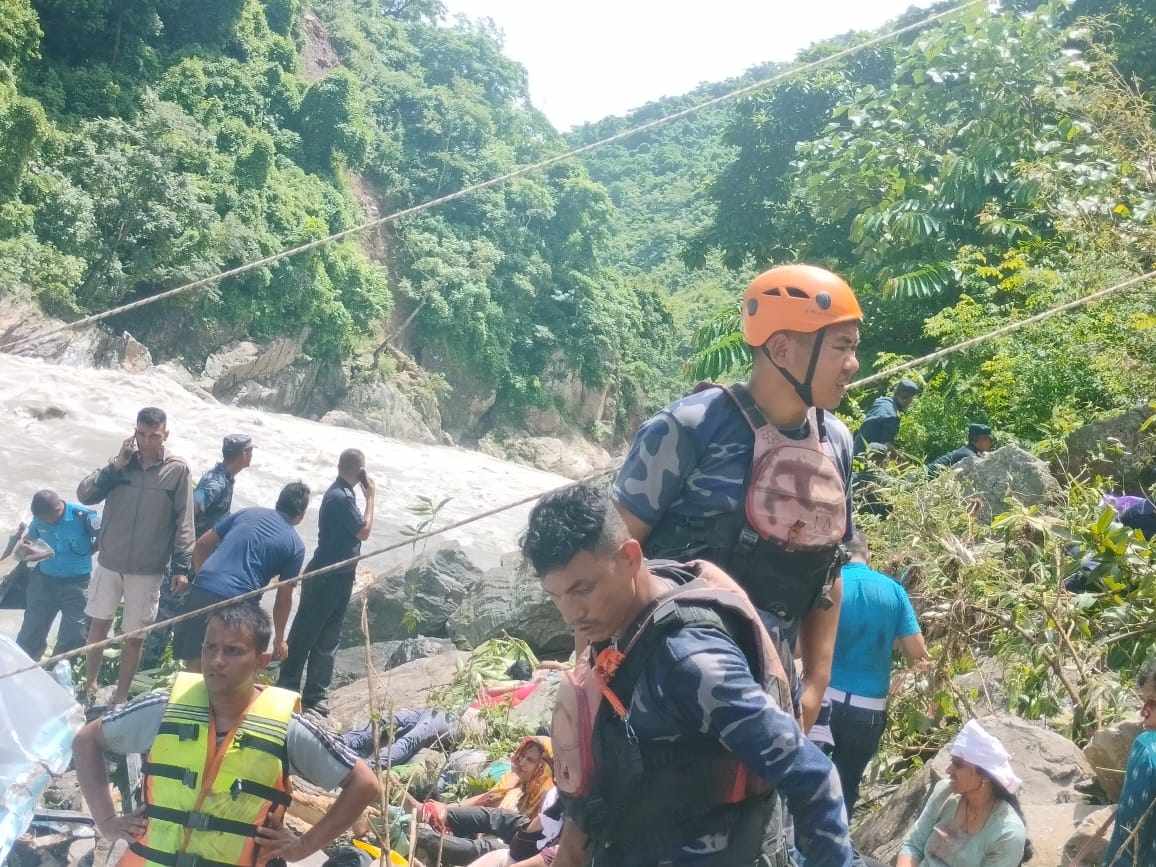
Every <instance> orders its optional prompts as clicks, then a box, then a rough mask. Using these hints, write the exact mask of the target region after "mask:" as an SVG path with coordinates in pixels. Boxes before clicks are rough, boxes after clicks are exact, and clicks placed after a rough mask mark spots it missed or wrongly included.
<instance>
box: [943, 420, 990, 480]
mask: <svg viewBox="0 0 1156 867" xmlns="http://www.w3.org/2000/svg"><path fill="white" fill-rule="evenodd" d="M993 448H995V439H994V438H993V437H992V434H991V428H990V427H988V426H987V425H986V424H979V423H977V422H972V423H971V424H969V425H968V426H967V445H965V446H960V447H959V448H957V449H955V450H954V451H950V452H948V453H947V454H945V455H940V456H939V457H937V458H936V459H935V460H933V461H931V462H930V463H929V464H928V465H927V469H928V471H929V472H931V473H932V474H933V475H934V474H937V473H941V472H943V471H944V470H946V469H947V468H948V467H954V466H955V465H956V464H958V463H959V462H960V461H962V460H966V459H967V458H974V457H979V456H981V455H986V454H987V453H988V452H990V451H991V450H992V449H993Z"/></svg>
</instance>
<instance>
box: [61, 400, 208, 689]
mask: <svg viewBox="0 0 1156 867" xmlns="http://www.w3.org/2000/svg"><path fill="white" fill-rule="evenodd" d="M168 436H169V431H168V419H167V417H166V416H165V412H164V410H162V409H158V408H157V407H155V406H146V407H145V408H144V409H142V410H141V411H140V412H139V413H137V417H136V429H135V430H134V431H133V434H132V436H130V437H128V438H127V439H125V441H124V442H123V443H121V447H120V451H118V452H117V453H116V455H115V456H113V457H112V459H111V460H109V462H108V464H107V465H106V466H103V467H101V468H100V469H98V470H94V471H93V472H92V473H91V474H90V475H89V476H87V477H86V478H85V479H84V480H83V481H82V482H81V483H80V485H79V486H78V487H77V489H76V496H77V499H78V500H80V502H81V503H83V504H84V505H86V506H94V505H96V504H97V503H100V502H103V503H104V512H103V514H102V516H101V533H100V553H99V554H98V555H97V562H96V566H95V567H94V568H93V570H92V581H91V583H90V584H89V588H88V605H87V606H86V608H85V613H86V614H87V615H88V616H89V617H90V618H92V624H91V626H90V628H89V632H88V641H89V643H90V644H91V643H93V642H97V641H103V640H104V639H105V638H107V637H108V632H109V629H110V627H111V626H112V621H113V618H115V617H116V612H117V609H119V608H120V605H121V603H122V602H123V603H124V620H123V621H122V624H121V628H122V629H123V630H124V631H125V632H130V631H132V630H134V629H139V628H141V627H142V626H147V625H148V624H150V623H152V622H153V621H154V619H155V618H156V614H157V604H158V602H159V601H160V594H161V576H162V575H163V573H164V571H165V567H166V566H169V567H171V569H172V574H173V578H174V580H176V579H177V578H182V577H185V576H187V575H188V573H189V565H190V561H191V560H192V556H193V542H194V541H195V540H194V537H193V488H192V485H191V484H190V483H189V467H188V464H186V463H185V462H184V461H183V460H182V459H181V458H178V457H176V456H175V455H173V454H171V453H169V452H168V450H167V449H166V448H165V441H166V440H167V439H168ZM143 642H144V637H143V636H140V637H136V638H128V639H125V643H124V650H123V651H122V653H121V657H120V672H119V674H118V677H117V685H116V693H115V694H114V696H113V703H114V704H120V703H122V702H124V701H125V700H126V699H128V691H129V687H130V686H131V685H132V679H133V675H135V674H136V670H137V667H138V665H139V664H140V656H141V646H142V644H143ZM102 661H103V652H102V651H100V650H93V651H89V654H88V664H87V668H86V676H87V684H86V693H87V695H88V696H91V695H92V694H93V692H94V691H95V689H96V679H97V675H98V673H99V672H100V666H101V662H102Z"/></svg>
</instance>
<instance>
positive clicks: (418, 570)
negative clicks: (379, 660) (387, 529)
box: [341, 542, 482, 647]
mask: <svg viewBox="0 0 1156 867" xmlns="http://www.w3.org/2000/svg"><path fill="white" fill-rule="evenodd" d="M481 577H482V571H481V570H480V569H479V568H478V567H477V566H475V565H474V564H473V562H472V561H471V560H470V558H469V556H468V555H467V554H466V552H465V551H464V550H463V549H462V546H461V545H459V544H458V543H457V542H451V543H449V544H448V545H446V546H444V547H442V548H438V549H436V550H435V551H433V552H430V553H424V554H421V555H419V556H418V557H417V558H416V559H415V560H414V561H413V562H412V563H410V564H409V565H408V566H405V567H403V568H401V569H398V570H395V571H392V572H387V573H385V574H383V575H379V576H378V577H377V578H376V579H375V580H374V582H373V583H372V584H371V585H370V586H369V587H367V588H365V589H363V590H359V591H357V592H356V593H354V598H353V601H352V602H351V604H350V606H349V609H348V610H347V612H346V614H345V621H344V623H343V624H342V627H341V645H342V646H343V647H348V646H350V645H353V644H358V643H361V642H364V640H365V638H364V636H363V635H362V632H361V599H362V598H365V599H366V600H367V601H368V609H369V610H368V620H369V639H370V641H371V642H375V641H389V640H390V639H402V638H409V637H411V636H413V635H414V634H421V635H428V636H433V637H435V638H445V637H446V636H447V635H448V634H449V633H448V632H447V623H448V621H449V619H450V616H451V615H452V614H453V613H454V611H456V610H457V608H458V606H459V605H460V604H461V602H462V600H463V599H464V598H465V596H466V592H467V591H468V590H469V589H470V587H472V586H473V585H474V584H475V583H476V582H477V581H478V579H479V578H481Z"/></svg>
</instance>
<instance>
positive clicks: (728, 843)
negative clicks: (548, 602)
mask: <svg viewBox="0 0 1156 867" xmlns="http://www.w3.org/2000/svg"><path fill="white" fill-rule="evenodd" d="M522 551H523V554H524V555H525V557H526V559H527V561H528V562H529V563H530V564H531V566H532V567H533V568H534V570H535V571H536V572H537V573H538V575H539V576H540V577H541V579H542V587H543V589H544V590H545V591H546V593H547V594H548V595H549V596H550V598H551V599H553V601H554V603H555V604H556V605H557V606H558V609H559V611H560V612H561V614H562V617H563V618H564V619H565V621H566V622H567V624H569V625H570V626H571V627H572V628H573V629H574V631H575V639H576V643H577V644H578V646H579V647H580V648H586V647H587V645H589V646H591V647H592V648H593V650H594V651H595V652H596V653H597V655H596V656H595V659H602V658H603V657H604V656H605V655H606V653H607V649H608V648H610V649H613V650H616V651H621V650H622V649H626V653H627V656H626V657H624V658H623V659H622V661H621V662H620V663H619V664H618V665H615V666H614V669H615V670H616V671H618V672H621V671H622V668H619V666H622V667H625V666H627V665H628V664H630V663H629V662H628V660H629V659H630V658H631V657H630V654H631V653H634V654H640V655H641V656H640V657H639V659H640V662H639V663H638V668H637V669H636V671H637V672H638V675H637V678H636V679H635V682H634V685H633V688H632V689H631V688H624V687H623V686H622V685H621V684H620V682H619V679H616V678H615V676H614V675H613V674H611V675H610V679H609V681H608V682H607V683H608V686H607V689H612V690H614V692H615V693H616V694H617V697H618V699H619V700H620V701H621V703H622V705H623V709H622V710H620V711H618V712H617V715H616V714H615V713H612V712H610V713H600V714H599V715H598V716H597V717H596V718H595V722H594V727H595V730H594V732H593V734H592V735H591V736H590V742H589V744H588V745H587V747H588V748H589V749H591V750H592V751H593V756H594V758H593V762H594V767H595V770H594V773H593V780H594V783H593V788H592V789H591V791H590V792H589V793H587V794H586V795H581V796H579V795H575V796H568V797H567V798H566V809H567V813H568V814H569V816H570V819H573V821H571V820H569V819H568V821H567V822H566V824H565V825H564V826H563V832H562V839H561V843H560V850H559V852H558V857H557V860H556V861H555V867H577V865H580V864H583V863H588V858H589V855H590V852H591V849H592V848H593V849H594V851H595V852H596V853H597V854H596V855H595V858H594V861H595V863H596V864H600V863H603V862H605V863H607V864H627V865H632V867H633V865H638V867H648V865H658V864H664V865H675V867H694V865H700V864H702V865H707V864H710V865H718V864H734V865H748V864H750V865H753V864H755V863H759V864H762V863H765V862H764V861H763V860H760V855H759V853H760V852H761V853H762V857H763V858H766V857H770V852H769V851H768V850H771V851H773V852H774V856H775V861H774V863H776V864H778V863H783V862H782V861H781V860H780V858H781V857H782V856H784V855H785V853H786V849H785V846H786V836H785V833H784V830H783V828H782V827H781V826H780V825H778V821H779V820H778V819H777V818H776V815H775V812H774V810H773V809H768V808H774V805H775V802H774V801H773V800H772V794H771V793H772V792H777V793H778V794H780V795H782V796H783V797H784V798H785V799H786V801H787V803H788V804H789V806H790V810H791V813H792V815H793V816H794V817H795V819H796V836H797V843H798V847H799V849H800V850H802V853H803V855H804V856H805V857H806V859H807V865H808V867H847V865H850V864H851V863H852V861H851V859H852V853H851V844H850V838H849V836H848V832H847V818H846V814H845V812H844V809H843V799H842V792H841V790H840V788H839V780H838V777H837V775H836V773H835V770H834V768H832V767H831V763H830V762H829V761H828V760H827V759H826V758H825V757H824V756H823V754H822V753H821V752H820V751H819V749H818V748H817V747H816V746H815V745H814V744H812V743H811V742H810V741H808V740H807V739H806V738H805V737H803V733H802V732H801V731H800V729H799V726H798V723H797V722H796V721H795V717H794V716H793V714H792V713H791V712H790V708H788V707H784V706H783V704H782V700H783V698H786V699H787V700H789V696H783V695H782V693H781V691H778V690H773V691H772V692H768V691H767V690H766V689H764V686H763V684H762V683H761V682H760V680H759V679H757V678H756V675H755V674H754V671H753V669H752V661H751V657H750V656H749V655H748V654H750V653H751V650H750V649H749V647H748V645H749V642H748V641H747V640H746V639H747V636H748V633H747V632H746V631H744V630H743V629H741V628H740V624H739V623H738V622H737V621H735V620H732V619H731V618H729V617H719V618H704V619H702V620H701V621H696V620H694V619H693V618H692V619H690V620H678V618H676V617H673V616H663V617H660V618H656V620H655V625H654V626H653V627H652V628H654V629H656V630H661V631H660V632H659V633H658V637H657V638H654V639H653V640H651V641H646V640H645V639H643V640H641V641H639V642H638V643H634V642H633V641H632V639H633V635H634V630H635V629H636V628H637V624H638V623H639V621H640V620H641V619H645V617H646V616H647V615H648V614H649V613H650V612H651V611H652V610H653V609H654V608H655V606H656V605H657V604H659V602H660V600H662V599H664V598H668V597H667V594H669V593H670V591H671V590H672V589H674V587H675V586H677V584H676V583H674V582H672V581H671V580H668V579H666V578H664V577H663V574H662V573H663V572H665V571H666V567H667V566H670V565H673V564H669V563H666V564H659V563H656V562H648V561H646V560H644V559H643V555H642V546H641V545H640V544H639V542H638V541H637V540H635V539H633V538H632V537H631V534H630V532H629V530H628V529H627V526H626V524H625V523H624V522H623V519H622V518H621V517H620V515H619V513H618V511H617V510H616V509H615V508H614V506H613V505H612V504H611V502H610V498H609V497H608V496H607V494H606V492H605V491H604V490H601V489H599V488H596V487H594V486H592V485H584V484H579V485H572V486H570V487H567V488H563V489H561V490H559V491H555V492H553V493H550V494H547V495H546V496H545V497H543V498H542V499H541V500H539V502H538V504H537V505H536V506H535V507H534V509H533V510H532V511H531V512H530V520H529V526H528V527H527V530H526V533H525V535H524V536H523V541H522ZM679 568H688V567H679ZM689 568H690V569H698V570H700V574H702V573H701V570H703V569H714V568H715V567H713V566H711V565H710V564H702V563H692V564H689ZM670 614H671V612H669V611H668V612H667V615H670ZM676 622H677V623H680V624H681V623H685V625H674V626H670V625H669V624H671V623H676ZM744 647H748V649H744ZM582 652H583V653H587V652H588V651H585V650H583V651H582ZM780 677H783V678H785V675H783V674H780ZM622 726H624V727H625V732H624V733H621V734H619V735H618V736H617V738H616V737H615V733H616V732H620V731H621V729H620V727H622ZM554 734H555V741H554V743H555V749H557V748H558V746H559V729H557V728H555V732H554ZM562 737H563V738H564V737H565V736H564V735H563V736H562ZM624 741H625V742H628V743H630V744H632V745H633V746H632V747H631V748H630V749H629V750H628V751H627V753H626V754H622V753H620V752H618V751H616V750H615V749H610V748H608V747H607V746H606V745H608V744H610V743H619V744H621V743H622V742H624ZM573 746H576V745H574V744H570V743H567V749H569V748H570V747H573ZM663 757H665V758H663ZM696 757H697V758H696ZM732 757H733V758H732ZM734 760H737V761H738V762H740V763H741V765H742V771H741V772H736V771H735V768H734ZM679 762H683V763H682V764H677V763H679ZM712 766H714V771H713V772H712V770H711V768H712ZM672 767H677V771H676V772H674V773H675V774H685V776H686V777H693V779H694V780H695V781H696V782H697V783H699V784H700V785H698V786H696V785H695V784H694V783H691V782H689V781H688V780H687V779H685V778H684V779H680V780H679V781H678V782H677V783H672V781H671V777H672V771H671V768H672ZM724 768H725V769H726V770H727V771H729V772H730V773H735V774H736V778H737V777H742V776H744V775H745V774H751V775H754V776H756V777H757V778H758V779H759V780H761V781H762V783H763V784H765V787H766V788H764V789H763V790H762V794H761V795H758V794H754V793H747V792H746V790H744V793H743V795H742V796H741V797H731V798H727V799H724V802H723V803H720V802H719V801H718V800H717V799H713V798H712V796H711V794H709V793H708V792H706V791H704V788H707V786H705V785H704V781H706V780H708V779H713V778H716V777H718V776H719V775H721V774H723V773H725V771H724ZM725 779H727V780H728V781H729V780H730V777H729V776H728V777H725ZM680 786H681V787H680ZM672 800H673V801H677V802H678V806H677V808H676V809H672V810H671V811H670V812H668V811H667V810H666V809H665V807H666V805H668V804H669V803H670V802H671V801H672ZM676 814H677V815H676Z"/></svg>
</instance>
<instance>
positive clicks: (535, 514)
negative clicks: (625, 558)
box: [522, 484, 630, 575]
mask: <svg viewBox="0 0 1156 867" xmlns="http://www.w3.org/2000/svg"><path fill="white" fill-rule="evenodd" d="M628 538H630V533H629V532H628V531H627V529H626V524H625V523H624V522H623V520H622V516H621V515H619V514H618V510H617V508H615V506H614V503H612V502H611V500H610V495H609V492H608V491H607V490H606V489H605V488H599V487H595V486H594V485H590V484H576V485H567V486H566V487H564V488H559V489H558V490H556V491H551V492H550V493H548V494H546V496H544V497H542V499H540V500H539V501H538V503H537V505H535V506H534V508H533V509H531V510H530V520H529V523H528V525H527V527H526V532H525V533H524V534H523V535H522V555H523V556H524V557H525V558H526V560H527V561H528V562H529V563H530V565H531V566H532V567H533V568H534V571H535V572H537V573H538V574H539V575H545V574H546V573H548V572H551V571H553V570H555V569H559V568H561V567H563V566H565V565H566V564H567V563H569V562H570V561H571V560H573V559H574V557H575V555H576V554H578V552H580V551H589V552H591V553H593V552H595V551H610V550H613V549H615V548H617V546H618V545H621V544H622V543H623V542H624V541H626V539H628Z"/></svg>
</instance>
